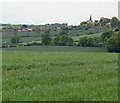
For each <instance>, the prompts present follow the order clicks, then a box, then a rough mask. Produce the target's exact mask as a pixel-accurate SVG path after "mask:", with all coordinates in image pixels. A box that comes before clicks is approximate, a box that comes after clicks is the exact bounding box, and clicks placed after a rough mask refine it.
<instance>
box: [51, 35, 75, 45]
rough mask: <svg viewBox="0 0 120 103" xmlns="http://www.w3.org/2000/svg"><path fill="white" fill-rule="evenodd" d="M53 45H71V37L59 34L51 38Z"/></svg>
mask: <svg viewBox="0 0 120 103" xmlns="http://www.w3.org/2000/svg"><path fill="white" fill-rule="evenodd" d="M53 43H54V45H57V46H72V45H73V39H72V38H71V37H69V36H67V35H65V34H64V35H59V36H57V37H56V38H54V40H53Z"/></svg>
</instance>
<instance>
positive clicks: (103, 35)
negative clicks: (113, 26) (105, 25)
mask: <svg viewBox="0 0 120 103" xmlns="http://www.w3.org/2000/svg"><path fill="white" fill-rule="evenodd" d="M112 33H113V31H107V32H104V33H103V34H102V35H101V39H102V41H103V43H104V44H105V43H106V42H107V40H108V39H109V38H111V36H112Z"/></svg>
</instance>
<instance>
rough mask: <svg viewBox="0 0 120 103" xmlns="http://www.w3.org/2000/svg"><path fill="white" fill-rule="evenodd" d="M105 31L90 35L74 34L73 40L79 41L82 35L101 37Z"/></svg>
mask: <svg viewBox="0 0 120 103" xmlns="http://www.w3.org/2000/svg"><path fill="white" fill-rule="evenodd" d="M102 33H103V32H100V33H95V34H90V35H80V36H72V38H73V40H74V41H78V40H79V39H80V38H82V37H91V38H92V37H99V36H101V35H102Z"/></svg>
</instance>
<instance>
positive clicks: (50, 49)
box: [2, 45, 107, 52]
mask: <svg viewBox="0 0 120 103" xmlns="http://www.w3.org/2000/svg"><path fill="white" fill-rule="evenodd" d="M2 50H3V51H39V52H46V51H48V52H106V51H107V50H106V48H105V47H79V46H42V45H41V46H24V47H12V48H3V49H2Z"/></svg>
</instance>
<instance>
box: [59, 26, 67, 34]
mask: <svg viewBox="0 0 120 103" xmlns="http://www.w3.org/2000/svg"><path fill="white" fill-rule="evenodd" d="M68 33H69V29H68V28H67V27H64V28H63V29H62V30H61V32H60V35H64V34H65V35H68Z"/></svg>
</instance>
